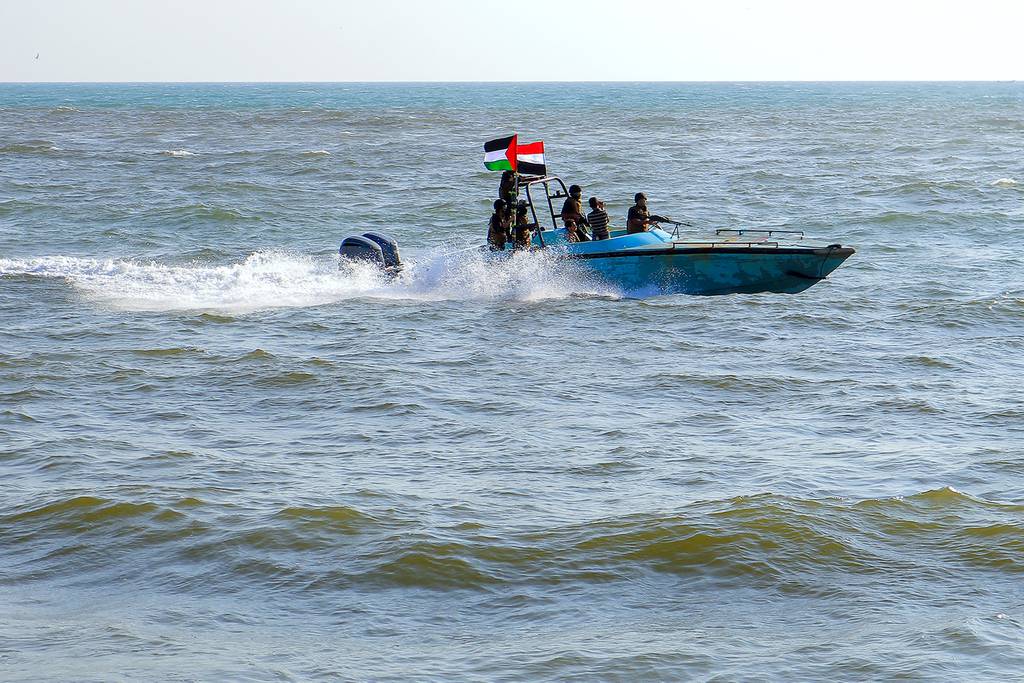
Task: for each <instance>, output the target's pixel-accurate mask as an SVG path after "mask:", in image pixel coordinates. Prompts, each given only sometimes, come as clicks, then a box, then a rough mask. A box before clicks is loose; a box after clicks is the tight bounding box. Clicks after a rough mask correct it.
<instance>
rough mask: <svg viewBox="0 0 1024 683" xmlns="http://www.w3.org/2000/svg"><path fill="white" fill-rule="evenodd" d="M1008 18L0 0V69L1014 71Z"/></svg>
mask: <svg viewBox="0 0 1024 683" xmlns="http://www.w3.org/2000/svg"><path fill="white" fill-rule="evenodd" d="M1022 27H1024V0H974V1H972V2H968V1H953V0H931V1H929V2H925V1H919V0H887V1H884V2H883V1H880V0H858V1H856V2H839V1H837V0H815V1H809V0H761V1H757V0H717V1H709V0H700V1H693V2H686V1H685V0H680V1H677V2H668V1H664V2H662V1H656V0H628V1H625V2H624V1H615V0H589V1H581V0H547V1H546V2H541V1H538V0H519V1H518V2H496V1H493V0H432V1H431V2H414V1H402V0H360V1H356V2H352V1H349V0H336V1H334V2H332V1H330V0H203V1H197V0H162V1H157V0H134V1H131V0H88V1H85V0H81V1H73V0H0V82H12V81H90V82H95V81H720V80H725V81H735V80H745V81H750V80H1018V79H1019V80H1024V37H1022V34H1024V29H1022ZM37 55H38V57H37Z"/></svg>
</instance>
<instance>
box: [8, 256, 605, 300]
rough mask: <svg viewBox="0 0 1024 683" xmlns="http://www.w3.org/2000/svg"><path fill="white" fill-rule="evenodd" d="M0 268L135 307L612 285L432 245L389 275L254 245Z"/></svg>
mask: <svg viewBox="0 0 1024 683" xmlns="http://www.w3.org/2000/svg"><path fill="white" fill-rule="evenodd" d="M0 275H31V276H37V277H49V278H64V279H66V280H67V281H68V282H69V283H70V284H71V285H72V286H73V287H75V288H76V289H77V290H79V291H80V292H82V294H83V295H84V296H85V297H86V298H87V299H88V300H90V301H93V302H96V303H98V304H101V305H108V306H111V307H113V308H117V309H123V310H136V311H173V310H203V311H218V312H226V313H247V312H252V311H257V310H263V309H270V308H289V307H308V306H321V305H325V304H331V303H336V302H340V301H345V300H349V299H356V298H374V299H414V300H427V301H447V300H482V299H509V300H520V301H539V300H543V299H559V298H567V297H570V296H574V295H581V294H582V295H597V296H615V295H616V294H617V293H616V292H615V291H614V290H613V289H610V288H608V287H606V286H602V284H601V283H600V282H598V281H596V280H594V279H593V278H591V277H589V276H588V275H587V274H586V273H585V272H583V271H581V270H580V269H578V268H577V267H575V266H574V265H573V264H572V263H569V262H566V261H563V260H561V259H559V258H558V257H557V255H551V254H545V253H510V254H508V255H507V256H506V255H502V256H501V257H498V258H496V259H492V258H488V257H487V256H486V255H485V254H483V253H482V252H480V251H478V250H476V249H469V250H466V249H454V248H451V247H438V248H435V249H431V250H428V251H426V252H425V253H423V254H422V255H421V256H419V257H414V258H412V259H409V261H408V263H407V265H406V269H405V271H404V272H403V273H402V274H401V275H400V276H399V277H398V278H396V279H394V280H391V279H389V278H387V277H386V276H385V275H384V274H383V273H382V272H381V271H380V270H378V269H377V268H376V267H374V266H372V265H370V264H368V263H360V262H353V261H349V260H347V259H340V258H338V257H335V256H310V255H303V254H295V253H291V252H287V251H261V252H256V253H254V254H251V255H249V256H248V257H246V258H245V259H244V260H243V261H241V262H240V263H234V264H229V265H205V264H191V265H168V264H163V263H158V262H155V261H148V262H145V261H135V260H130V259H106V260H103V259H90V258H80V257H75V256H43V257H35V258H27V259H0Z"/></svg>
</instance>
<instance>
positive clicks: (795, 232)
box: [715, 228, 804, 239]
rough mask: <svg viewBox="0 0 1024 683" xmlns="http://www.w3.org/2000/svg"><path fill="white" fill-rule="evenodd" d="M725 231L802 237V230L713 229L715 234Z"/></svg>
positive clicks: (739, 233) (738, 233) (740, 233)
mask: <svg viewBox="0 0 1024 683" xmlns="http://www.w3.org/2000/svg"><path fill="white" fill-rule="evenodd" d="M726 232H732V233H736V234H737V235H745V234H747V233H748V232H757V233H764V234H765V235H768V237H771V236H772V235H799V239H803V238H804V231H803V230H776V229H775V228H772V229H762V228H718V229H717V230H715V234H716V235H721V234H722V233H726Z"/></svg>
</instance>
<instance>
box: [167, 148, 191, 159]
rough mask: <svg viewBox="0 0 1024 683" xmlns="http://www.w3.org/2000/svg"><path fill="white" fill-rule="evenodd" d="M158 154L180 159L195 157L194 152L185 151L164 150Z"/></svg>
mask: <svg viewBox="0 0 1024 683" xmlns="http://www.w3.org/2000/svg"><path fill="white" fill-rule="evenodd" d="M160 153H161V154H163V155H164V156H167V157H177V158H181V157H194V156H195V155H196V153H195V152H190V151H188V150H187V149H165V150H164V151H162V152H160Z"/></svg>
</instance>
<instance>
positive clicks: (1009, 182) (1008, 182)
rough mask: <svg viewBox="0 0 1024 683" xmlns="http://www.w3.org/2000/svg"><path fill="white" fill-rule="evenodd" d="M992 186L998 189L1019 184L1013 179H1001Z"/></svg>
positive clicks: (994, 181) (993, 182)
mask: <svg viewBox="0 0 1024 683" xmlns="http://www.w3.org/2000/svg"><path fill="white" fill-rule="evenodd" d="M992 184H993V185H995V186H996V187H1012V186H1014V185H1016V184H1017V181H1016V180H1014V179H1013V178H1000V179H999V180H993V181H992Z"/></svg>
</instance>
